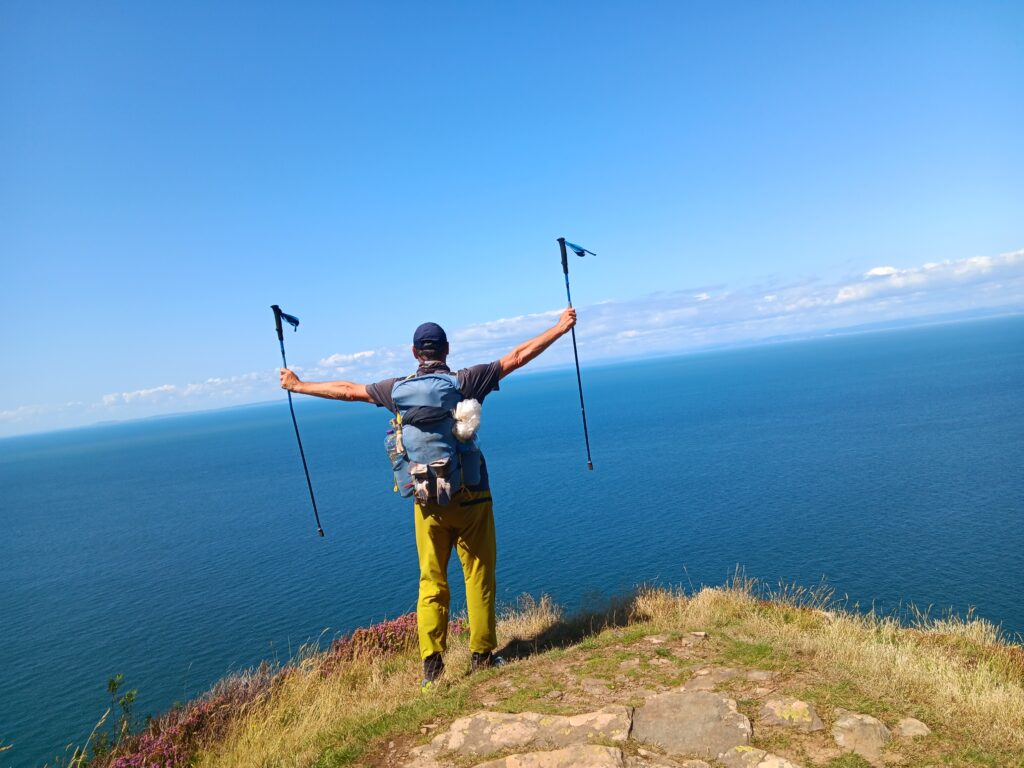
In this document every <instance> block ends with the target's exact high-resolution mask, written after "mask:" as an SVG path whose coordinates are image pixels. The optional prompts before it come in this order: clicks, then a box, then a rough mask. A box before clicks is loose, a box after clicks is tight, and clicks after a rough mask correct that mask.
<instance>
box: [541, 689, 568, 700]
mask: <svg viewBox="0 0 1024 768" xmlns="http://www.w3.org/2000/svg"><path fill="white" fill-rule="evenodd" d="M564 695H565V694H564V693H562V692H561V691H557V690H556V691H548V692H547V693H546V694H545V695H544V698H545V699H551V700H552V701H558V700H559V699H561V698H562V697H563V696H564Z"/></svg>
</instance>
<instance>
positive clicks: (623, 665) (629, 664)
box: [619, 659, 640, 669]
mask: <svg viewBox="0 0 1024 768" xmlns="http://www.w3.org/2000/svg"><path fill="white" fill-rule="evenodd" d="M639 666H640V659H626V660H625V661H622V662H619V669H636V668H637V667H639Z"/></svg>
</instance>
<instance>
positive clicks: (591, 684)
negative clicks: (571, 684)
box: [580, 677, 611, 696]
mask: <svg viewBox="0 0 1024 768" xmlns="http://www.w3.org/2000/svg"><path fill="white" fill-rule="evenodd" d="M580 687H581V688H583V692H584V693H589V694H590V695H591V696H602V695H604V694H606V693H608V691H609V690H611V687H610V686H609V685H608V683H606V682H605V681H604V680H598V679H597V678H596V677H585V678H583V679H582V680H580Z"/></svg>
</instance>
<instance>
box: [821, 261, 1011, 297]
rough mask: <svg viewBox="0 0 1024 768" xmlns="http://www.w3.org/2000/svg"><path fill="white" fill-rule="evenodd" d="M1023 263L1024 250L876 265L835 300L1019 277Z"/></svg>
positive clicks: (837, 294) (842, 288) (888, 294)
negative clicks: (910, 264) (912, 264)
mask: <svg viewBox="0 0 1024 768" xmlns="http://www.w3.org/2000/svg"><path fill="white" fill-rule="evenodd" d="M1022 265H1024V250H1021V251H1015V252H1013V253H1004V254H1002V255H1000V256H994V257H993V256H973V257H971V258H969V259H960V260H959V261H943V262H929V263H927V264H923V265H922V266H920V267H910V268H908V269H897V268H896V267H875V268H874V269H872V270H869V271H868V272H867V273H866V274H865V275H864V278H863V279H862V280H859V281H857V282H853V283H849V284H847V285H843V286H840V288H839V289H838V291H837V292H836V294H835V298H834V299H833V301H834V303H836V304H843V303H846V302H850V301H864V300H866V299H871V298H874V297H878V296H891V295H897V294H906V293H911V292H916V291H925V290H936V289H943V288H950V287H957V286H967V285H972V284H976V283H981V282H985V281H989V280H991V279H992V278H993V277H994V276H997V275H1003V274H1005V275H1008V276H1016V277H1018V278H1019V277H1020V276H1021V275H1020V272H1021V267H1022Z"/></svg>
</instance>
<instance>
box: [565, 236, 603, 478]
mask: <svg viewBox="0 0 1024 768" xmlns="http://www.w3.org/2000/svg"><path fill="white" fill-rule="evenodd" d="M569 246H570V247H571V248H572V250H573V252H574V253H575V254H576V255H577V256H582V255H583V254H584V253H589V254H590V255H591V256H594V255H596V254H595V253H594V252H593V251H588V250H587V249H585V248H581V247H580V246H578V245H574V244H572V243H570V244H569ZM558 247H559V248H561V249H562V272H563V273H565V298H566V299H568V301H569V306H570V307H572V294H571V293H570V292H569V259H568V257H567V256H566V253H565V238H564V237H560V238H558ZM569 330H570V331H571V332H572V356H573V358H574V359H575V360H576V384H577V386H579V389H580V415H581V416H583V442H584V443H586V446H587V469H589V470H591V471H593V469H594V462H593V461H591V459H590V435H589V434H588V433H587V409H586V407H585V406H584V405H583V379H582V378H580V355H579V352H577V351H576V328H575V326H573V327H572V328H570V329H569Z"/></svg>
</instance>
